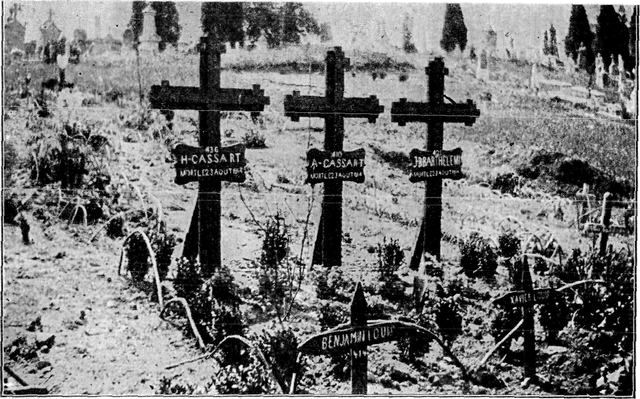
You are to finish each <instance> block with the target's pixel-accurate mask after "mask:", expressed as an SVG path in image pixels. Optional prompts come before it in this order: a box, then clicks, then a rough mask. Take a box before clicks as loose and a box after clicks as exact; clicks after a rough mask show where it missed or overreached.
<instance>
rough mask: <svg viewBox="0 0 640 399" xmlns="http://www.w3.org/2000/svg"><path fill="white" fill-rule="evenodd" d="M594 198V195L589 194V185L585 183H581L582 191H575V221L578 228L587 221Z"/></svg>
mask: <svg viewBox="0 0 640 399" xmlns="http://www.w3.org/2000/svg"><path fill="white" fill-rule="evenodd" d="M595 199H596V196H595V195H593V194H589V185H588V184H587V183H584V184H583V185H582V191H578V192H577V193H576V217H577V219H576V223H577V225H578V229H580V226H582V225H584V224H585V223H587V222H588V221H589V217H590V216H591V203H593V202H594V201H595ZM585 208H586V209H585Z"/></svg>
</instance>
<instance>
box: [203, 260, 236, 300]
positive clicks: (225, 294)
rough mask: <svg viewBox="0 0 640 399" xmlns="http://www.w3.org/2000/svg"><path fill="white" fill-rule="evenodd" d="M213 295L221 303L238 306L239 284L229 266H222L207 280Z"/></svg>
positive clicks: (206, 283)
mask: <svg viewBox="0 0 640 399" xmlns="http://www.w3.org/2000/svg"><path fill="white" fill-rule="evenodd" d="M205 285H206V286H207V287H208V288H209V289H210V290H211V292H212V294H213V297H214V298H215V299H216V300H218V301H219V302H220V303H221V304H224V305H228V306H231V307H237V306H238V305H239V304H240V296H239V295H238V285H237V284H236V282H235V279H234V277H233V274H231V270H229V268H228V267H226V266H222V267H220V269H218V270H216V271H215V272H214V273H213V275H212V276H211V277H210V278H209V280H207V281H206V282H205Z"/></svg>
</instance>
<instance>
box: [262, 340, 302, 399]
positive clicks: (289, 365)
mask: <svg viewBox="0 0 640 399" xmlns="http://www.w3.org/2000/svg"><path fill="white" fill-rule="evenodd" d="M298 343H299V342H298V338H297V337H296V335H295V333H294V331H293V330H292V329H291V328H280V329H276V331H275V332H274V333H271V332H268V331H266V330H263V331H262V334H260V335H258V336H257V346H258V348H259V349H260V350H261V351H262V353H263V354H264V356H265V357H266V359H267V361H268V362H269V363H270V364H271V367H272V370H273V374H274V376H275V378H276V380H277V381H278V384H280V386H281V387H282V388H283V391H284V392H289V385H290V383H291V376H292V375H293V373H297V374H298V375H302V374H303V371H304V370H303V368H302V365H301V364H300V363H298V361H297V357H298Z"/></svg>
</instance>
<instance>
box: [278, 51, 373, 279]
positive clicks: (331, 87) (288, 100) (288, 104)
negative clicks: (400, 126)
mask: <svg viewBox="0 0 640 399" xmlns="http://www.w3.org/2000/svg"><path fill="white" fill-rule="evenodd" d="M348 67H349V58H346V57H345V56H344V53H343V52H342V49H341V48H340V47H336V48H334V49H333V50H330V51H328V52H327V57H326V76H325V84H326V88H325V96H324V97H315V96H301V95H300V93H299V92H297V91H294V92H293V95H287V96H286V97H285V100H284V110H285V116H288V117H290V118H291V120H293V121H294V122H295V121H298V120H299V119H300V117H301V116H306V117H313V118H324V120H325V138H324V150H325V151H327V152H329V153H340V152H342V151H343V142H344V118H366V119H368V121H369V122H370V123H374V122H375V121H376V119H377V117H378V115H379V114H380V113H382V112H383V111H384V107H382V106H380V105H379V103H378V99H377V98H376V97H375V96H370V97H369V98H345V97H344V71H345V69H346V68H348ZM323 183H324V192H323V199H322V215H321V217H320V226H319V228H318V235H317V236H316V241H315V246H314V250H313V259H312V263H313V264H322V265H324V266H326V267H332V266H340V265H342V181H340V180H339V179H332V180H326V181H324V182H323Z"/></svg>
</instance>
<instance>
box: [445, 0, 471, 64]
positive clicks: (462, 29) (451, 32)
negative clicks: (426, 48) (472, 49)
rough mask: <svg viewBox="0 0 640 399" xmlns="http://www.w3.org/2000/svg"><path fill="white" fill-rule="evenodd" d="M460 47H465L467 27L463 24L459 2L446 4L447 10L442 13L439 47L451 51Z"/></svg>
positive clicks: (462, 48)
mask: <svg viewBox="0 0 640 399" xmlns="http://www.w3.org/2000/svg"><path fill="white" fill-rule="evenodd" d="M456 45H458V46H459V47H460V50H461V51H464V49H465V48H466V47H467V27H466V25H465V24H464V17H463V16H462V9H461V8H460V4H457V3H453V4H447V10H446V11H445V14H444V26H443V27H442V39H440V47H442V49H443V50H445V51H446V52H451V51H453V50H454V49H455V48H456Z"/></svg>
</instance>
